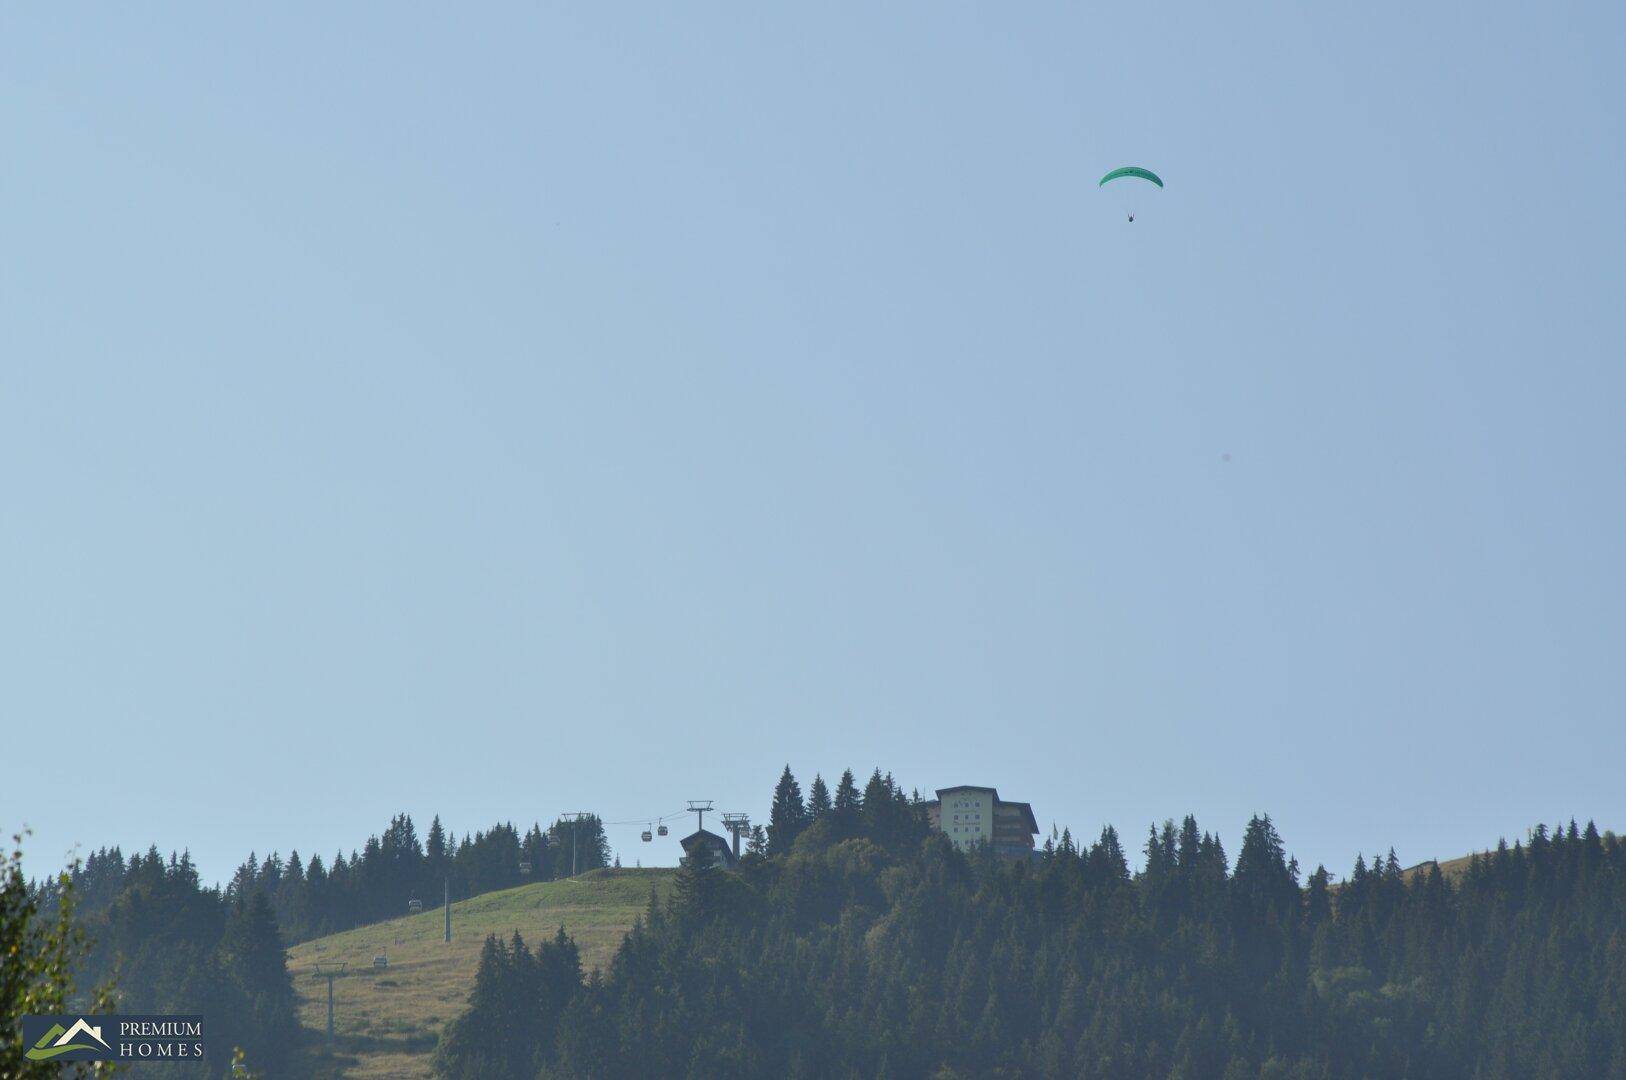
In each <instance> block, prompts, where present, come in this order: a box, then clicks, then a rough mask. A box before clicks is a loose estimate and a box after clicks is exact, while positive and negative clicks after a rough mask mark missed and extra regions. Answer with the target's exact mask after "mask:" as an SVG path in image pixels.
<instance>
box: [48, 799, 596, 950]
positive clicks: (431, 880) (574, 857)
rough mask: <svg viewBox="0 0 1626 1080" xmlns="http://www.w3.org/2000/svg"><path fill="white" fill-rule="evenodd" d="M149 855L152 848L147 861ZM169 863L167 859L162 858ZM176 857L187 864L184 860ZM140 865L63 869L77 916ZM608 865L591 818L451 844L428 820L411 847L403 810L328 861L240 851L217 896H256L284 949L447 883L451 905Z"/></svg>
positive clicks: (493, 831)
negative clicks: (276, 928) (69, 874)
mask: <svg viewBox="0 0 1626 1080" xmlns="http://www.w3.org/2000/svg"><path fill="white" fill-rule="evenodd" d="M152 857H156V851H153V852H149V853H148V858H152ZM171 858H172V859H174V858H175V856H173V855H172V856H171ZM180 859H181V860H182V861H184V862H185V864H186V865H187V866H188V867H190V865H191V860H190V857H189V856H187V855H185V854H184V853H183V854H182V855H181V856H180ZM142 862H143V860H142V859H141V858H139V857H137V856H131V858H130V860H129V861H128V863H127V862H126V861H125V858H124V854H123V852H122V851H121V850H120V849H119V848H117V847H112V848H102V849H99V850H97V851H95V852H92V853H91V855H90V856H89V857H88V858H87V859H86V860H85V861H84V863H83V864H82V865H81V866H80V867H78V868H77V869H76V870H75V871H74V872H73V881H74V887H75V891H76V894H77V896H78V898H79V909H80V911H81V913H83V914H86V915H91V914H95V913H97V912H99V911H102V910H103V909H105V908H106V906H107V905H108V904H110V903H111V902H112V901H113V898H114V897H116V896H117V895H119V893H120V892H121V891H122V889H123V887H124V879H125V877H126V876H127V875H128V874H129V873H131V872H132V871H133V869H134V868H135V867H136V866H138V865H139V864H141V863H142ZM609 863H610V845H609V840H608V839H607V838H606V836H605V834H604V825H603V822H602V821H600V820H599V819H598V818H597V817H596V816H592V815H589V816H587V817H585V818H582V819H579V820H577V819H572V820H568V821H567V820H564V819H560V820H558V821H555V822H554V823H553V825H552V826H551V827H549V828H548V829H547V830H545V831H544V830H543V829H542V828H540V827H539V826H537V825H532V826H531V827H530V829H529V830H528V831H527V832H526V833H524V834H523V835H521V834H520V833H519V831H518V830H517V829H515V828H514V826H513V825H512V824H508V823H502V824H497V825H493V826H492V827H491V828H489V829H486V830H484V831H480V832H476V833H474V834H473V835H472V836H470V835H468V834H464V836H463V838H462V839H461V840H454V839H453V838H451V837H449V836H448V835H447V834H446V831H445V830H444V829H443V828H442V827H441V824H440V817H439V816H438V815H437V816H436V817H435V819H434V821H433V822H431V823H430V826H429V835H428V837H427V838H426V840H423V841H420V840H419V838H418V832H417V828H416V826H414V825H413V823H412V818H411V816H410V815H408V814H397V815H396V816H395V817H393V818H391V819H390V824H389V828H387V829H385V830H384V832H383V833H382V834H381V835H378V836H370V837H368V838H367V842H366V843H365V844H364V845H362V848H361V850H360V851H359V852H358V851H355V850H352V851H351V852H350V855H349V857H348V858H346V857H345V855H344V853H343V852H342V851H341V852H338V853H336V854H335V855H334V856H333V859H332V861H331V862H326V863H324V862H323V860H322V857H321V856H320V855H312V856H311V857H310V859H309V860H305V859H302V858H301V857H300V855H299V852H298V851H297V850H295V851H292V852H290V854H289V855H288V858H287V859H283V858H282V857H281V856H280V855H278V854H277V853H276V852H272V853H271V854H270V855H267V856H266V857H265V858H264V859H260V858H257V857H256V856H255V855H254V854H253V853H250V854H249V856H248V858H247V859H245V860H244V861H243V863H242V865H240V866H239V867H238V868H237V870H236V871H235V872H234V873H233V874H232V876H231V879H230V881H229V882H228V883H227V885H226V888H225V890H224V896H225V898H226V899H229V900H235V899H237V898H240V897H245V898H246V897H251V896H256V895H262V896H264V897H265V898H266V900H267V902H268V903H269V905H270V909H271V911H272V913H273V914H274V915H275V916H276V920H277V924H278V926H279V927H280V928H281V931H282V934H283V936H284V937H285V938H286V939H287V940H288V941H289V943H290V944H292V943H297V942H300V941H307V940H309V939H310V938H314V937H321V936H323V935H324V934H332V933H336V932H338V931H340V930H349V929H351V928H352V927H356V926H364V925H366V924H368V923H374V922H379V921H381V920H384V919H393V918H395V917H396V916H399V915H405V914H406V913H407V905H408V903H409V902H410V901H412V900H418V901H419V902H421V903H422V905H423V907H424V910H426V911H427V910H429V909H431V908H438V907H440V905H441V901H442V897H443V896H444V895H445V892H446V883H447V882H450V889H451V896H452V900H453V901H454V902H455V901H457V900H464V899H467V898H468V897H471V896H478V895H480V894H481V893H486V892H492V891H493V890H496V889H507V888H511V887H513V886H515V885H523V884H525V883H526V882H529V881H552V880H554V879H555V878H560V877H569V876H570V874H571V872H572V865H573V864H574V867H575V870H576V872H578V873H580V872H583V871H587V870H592V869H595V868H597V867H600V866H607V865H609Z"/></svg>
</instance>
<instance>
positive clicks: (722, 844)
mask: <svg viewBox="0 0 1626 1080" xmlns="http://www.w3.org/2000/svg"><path fill="white" fill-rule="evenodd" d="M678 843H679V844H682V845H683V854H685V855H693V854H694V853H695V851H697V850H699V851H705V850H708V849H709V850H710V851H711V852H712V853H714V854H717V855H720V856H721V857H722V860H723V865H724V866H728V867H732V866H733V865H734V849H733V847H732V846H731V845H730V844H729V842H728V841H727V840H725V839H723V838H722V837H721V836H718V835H717V834H716V833H714V832H712V831H711V830H710V829H700V830H699V831H697V832H692V833H690V834H689V835H688V836H685V837H684V838H683V839H682V840H679V841H678Z"/></svg>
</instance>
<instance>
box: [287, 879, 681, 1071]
mask: <svg viewBox="0 0 1626 1080" xmlns="http://www.w3.org/2000/svg"><path fill="white" fill-rule="evenodd" d="M671 880H672V871H671V870H664V869H647V870H634V869H623V870H595V871H592V872H590V873H587V874H583V875H581V876H580V877H577V878H570V879H566V880H564V881H548V882H541V883H538V884H535V885H521V886H519V887H518V888H514V889H504V890H503V891H501V892H493V893H486V894H485V895H483V896H477V897H474V898H473V899H471V900H464V901H461V902H459V903H456V904H453V905H452V941H451V943H450V944H447V943H446V942H444V941H442V940H441V938H442V929H443V926H444V923H443V920H444V914H443V913H442V912H441V911H440V910H438V909H436V910H432V911H425V912H423V913H422V914H420V915H408V916H403V917H402V918H399V919H392V920H390V921H389V922H384V923H376V924H374V925H372V926H363V927H359V928H357V929H355V930H347V931H345V932H344V933H342V934H333V935H331V936H329V937H325V938H317V939H316V940H314V941H307V942H303V943H301V944H299V945H296V946H294V947H293V948H292V949H290V950H289V953H288V970H289V972H290V973H291V974H292V975H293V978H294V989H295V991H296V992H297V993H298V995H299V1013H300V1021H301V1022H302V1023H303V1024H304V1026H305V1028H306V1030H307V1032H308V1033H309V1035H310V1038H311V1043H312V1045H313V1046H317V1047H320V1046H322V1045H323V1044H324V1042H325V1037H326V1032H327V980H326V979H325V978H318V977H317V974H316V970H317V964H320V965H321V966H322V967H323V968H324V969H327V968H329V967H338V966H339V965H340V964H348V965H349V966H348V967H347V968H346V969H345V973H344V974H343V975H342V976H341V977H339V978H338V979H337V980H336V981H335V982H334V986H333V1017H334V1021H333V1026H334V1035H335V1039H336V1048H337V1055H336V1056H335V1057H333V1058H329V1057H327V1056H326V1055H325V1054H323V1055H318V1056H317V1057H316V1058H315V1059H314V1060H313V1061H311V1063H310V1068H309V1072H310V1073H311V1074H313V1075H318V1076H346V1077H392V1078H393V1077H402V1078H407V1077H427V1076H429V1075H430V1061H431V1057H432V1055H433V1053H434V1049H435V1040H436V1039H437V1038H439V1036H440V1029H441V1027H442V1026H443V1025H444V1024H445V1023H446V1022H447V1021H448V1020H450V1019H452V1018H453V1017H455V1016H457V1015H458V1014H459V1013H460V1012H462V1011H463V1008H464V1006H465V1005H466V1004H467V1001H468V996H469V991H470V990H471V989H472V988H473V986H474V972H475V968H476V967H477V966H478V964H479V959H480V947H481V946H482V945H483V944H484V943H485V939H486V935H488V934H496V935H498V936H499V937H502V938H505V939H506V938H507V937H509V936H510V935H511V934H513V932H514V931H516V930H518V931H519V932H520V934H521V935H522V936H523V937H524V938H525V940H526V942H527V943H530V944H534V943H535V942H536V941H538V940H539V939H541V938H544V937H551V936H552V935H553V934H554V932H555V931H557V930H558V929H559V927H560V926H561V925H563V926H564V928H565V933H567V934H569V935H570V936H571V937H573V938H575V940H576V944H577V945H578V946H579V947H580V948H581V954H582V966H583V968H584V969H585V970H588V971H591V970H592V969H593V968H594V967H607V966H608V965H609V962H610V957H611V956H612V955H614V953H615V949H616V947H617V946H618V945H619V944H620V943H621V939H622V937H623V936H625V934H626V932H627V930H628V929H630V928H631V926H632V923H633V921H634V920H635V919H636V918H638V916H640V915H642V914H643V913H644V910H645V909H646V908H647V907H648V905H649V894H650V890H651V889H654V890H655V891H656V892H657V893H658V894H659V895H661V896H662V897H664V896H665V895H666V893H667V890H668V889H669V888H670V887H671ZM379 954H383V955H384V956H386V957H388V958H389V966H388V967H386V968H382V969H375V968H374V967H373V966H372V964H373V957H375V956H377V955H379Z"/></svg>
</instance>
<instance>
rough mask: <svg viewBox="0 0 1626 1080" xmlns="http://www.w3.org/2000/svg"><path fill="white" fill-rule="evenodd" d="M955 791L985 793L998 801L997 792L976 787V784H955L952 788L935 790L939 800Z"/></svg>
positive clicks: (993, 789)
mask: <svg viewBox="0 0 1626 1080" xmlns="http://www.w3.org/2000/svg"><path fill="white" fill-rule="evenodd" d="M956 791H986V792H987V793H988V794H990V795H992V796H993V797H994V801H995V802H998V801H999V792H998V790H996V789H995V788H991V787H978V786H977V785H976V784H955V785H954V786H953V787H940V788H938V789H937V797H938V798H939V799H941V798H942V797H943V796H944V795H951V794H953V793H954V792H956Z"/></svg>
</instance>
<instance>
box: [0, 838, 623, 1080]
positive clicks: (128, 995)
mask: <svg viewBox="0 0 1626 1080" xmlns="http://www.w3.org/2000/svg"><path fill="white" fill-rule="evenodd" d="M18 839H19V842H20V839H21V838H20V837H19V838H18ZM610 857H611V856H610V851H609V846H608V843H607V841H606V838H605V835H604V829H603V825H602V823H601V822H600V821H599V819H598V818H596V817H594V816H591V815H588V816H586V817H583V818H581V819H572V820H569V821H565V820H560V821H557V822H555V823H554V825H553V826H552V827H551V828H549V829H547V830H543V829H541V828H540V827H539V826H537V825H532V826H531V828H530V829H529V830H528V831H527V832H525V833H524V834H521V833H520V832H519V831H518V830H517V829H515V828H514V826H513V825H511V824H506V823H504V824H497V825H494V826H492V827H491V828H489V829H486V830H482V831H479V832H476V833H474V834H473V835H472V836H470V835H467V834H465V835H464V836H463V837H462V839H461V840H454V839H453V838H452V837H450V836H448V835H447V834H446V832H445V830H444V829H443V828H442V826H441V823H440V819H439V818H438V817H436V818H435V819H434V821H433V822H432V823H431V825H430V829H429V834H428V837H427V840H426V841H420V840H419V838H418V834H417V830H416V828H415V826H414V825H413V822H412V818H411V817H410V816H408V815H407V814H404V813H403V814H398V815H396V816H395V817H394V818H392V819H391V820H390V824H389V827H388V828H387V829H385V830H384V831H383V833H382V834H380V835H377V836H372V837H369V838H368V839H367V842H366V843H365V844H364V845H363V846H362V848H361V850H360V851H359V852H358V851H352V852H351V853H350V855H349V857H348V858H347V857H346V856H345V855H344V854H343V853H342V852H340V853H338V854H335V855H334V857H333V859H332V861H331V862H329V863H326V864H324V862H323V860H322V859H321V857H320V856H316V855H313V856H311V857H310V859H309V860H305V859H302V858H301V857H300V856H299V855H298V853H297V852H293V853H290V855H289V857H288V858H287V859H286V860H285V859H283V858H282V857H281V856H279V855H277V854H275V853H273V854H271V855H269V856H267V857H266V858H264V859H259V858H256V857H255V856H254V855H252V854H251V855H250V856H249V857H248V858H247V859H246V860H245V861H244V862H243V864H242V865H241V866H239V867H238V868H237V870H236V872H235V873H233V875H232V877H231V879H230V881H229V882H228V883H227V884H226V885H225V886H224V887H220V886H211V885H205V884H204V883H203V882H202V880H201V879H200V877H199V875H198V871H197V868H196V866H195V865H194V864H193V863H192V860H191V857H190V855H188V854H187V853H186V852H180V853H174V852H172V853H171V854H170V855H169V856H167V857H165V856H163V855H161V854H160V853H159V852H158V850H157V848H156V847H153V848H149V849H148V850H147V851H146V852H145V853H144V854H132V855H130V856H128V857H126V856H125V855H124V853H123V851H122V850H120V849H119V848H117V847H104V848H100V849H97V850H96V851H93V852H92V853H91V854H90V855H89V856H88V857H87V858H86V859H85V860H84V861H83V862H82V863H76V864H75V865H73V866H72V867H70V868H69V869H68V870H67V871H65V872H64V873H63V874H62V875H60V876H59V877H57V878H52V879H48V880H46V881H42V882H34V883H29V882H26V881H25V880H24V879H23V877H22V874H21V862H20V852H18V853H16V854H14V855H13V856H11V857H10V861H9V862H8V863H7V865H6V873H5V876H4V880H0V889H3V891H4V896H3V899H4V901H5V904H4V910H5V912H6V913H7V921H6V925H5V927H4V933H5V940H4V941H0V945H4V946H6V947H7V948H9V944H8V943H14V944H16V946H17V950H18V954H19V955H22V954H23V953H24V952H25V951H26V950H30V949H32V950H35V951H38V950H39V948H40V942H41V941H42V940H45V939H43V938H42V937H41V935H42V934H44V933H45V932H46V931H45V930H43V929H41V928H45V927H50V926H53V925H55V924H58V923H62V924H63V925H62V926H61V928H60V929H58V930H57V931H55V933H56V934H57V935H58V937H57V940H58V942H59V943H58V944H57V945H56V946H54V947H55V948H56V950H57V952H58V953H59V954H60V957H59V959H58V960H55V961H53V964H54V969H53V970H54V971H55V972H56V973H55V974H54V975H52V976H51V980H52V982H51V985H52V986H53V990H52V994H54V995H56V997H55V998H52V999H51V1000H56V1001H57V1003H58V1004H66V1003H67V1002H69V1001H72V1000H78V1001H81V1002H85V1003H88V1002H89V1001H91V1000H92V996H91V994H90V991H91V989H92V988H95V989H97V990H98V991H99V993H100V996H99V997H97V998H96V999H95V1000H97V1001H98V1002H99V1005H100V1007H103V1008H105V1009H106V1010H108V1011H112V1010H118V1011H122V1012H126V1013H201V1014H204V1015H205V1016H207V1017H208V1023H209V1031H210V1035H211V1040H212V1041H214V1042H216V1043H218V1045H219V1046H221V1047H227V1048H229V1047H240V1048H242V1049H243V1050H244V1051H245V1053H246V1055H247V1059H248V1061H249V1062H250V1063H252V1064H253V1065H254V1066H255V1067H256V1068H260V1069H263V1070H265V1071H266V1073H267V1074H268V1075H272V1076H276V1075H283V1074H284V1071H285V1070H288V1069H297V1068H298V1065H297V1062H298V1061H299V1060H300V1059H299V1054H298V1049H299V1046H300V1042H301V1037H302V1036H301V1032H300V1028H299V1024H298V1019H297V1017H296V1014H295V1002H294V993H293V988H292V984H291V982H290V981H289V976H288V970H287V958H286V953H287V946H288V945H290V944H293V943H295V942H298V941H301V940H305V939H307V938H311V937H316V936H320V935H322V934H327V933H332V932H335V931H338V930H344V929H349V928H351V927H354V926H359V925H363V924H365V923H369V922H376V921H379V920H382V919H387V918H393V917H395V916H398V915H402V914H405V913H406V910H407V904H408V902H409V900H411V899H419V900H421V901H422V902H423V904H424V906H425V907H426V908H427V907H438V906H439V905H440V903H441V901H442V897H443V895H444V894H445V891H446V889H447V884H446V883H449V888H450V892H451V896H452V899H453V900H461V899H465V898H467V897H470V896H475V895H479V894H481V893H484V892H490V891H493V890H496V889H504V888H509V887H511V886H514V885H519V884H521V883H523V882H525V881H537V880H549V879H552V878H555V877H561V876H568V875H569V874H570V872H571V868H572V860H574V862H575V867H576V869H577V870H578V871H585V870H589V869H593V868H596V867H600V866H604V865H607V864H608V862H609V860H610ZM8 955H9V954H8ZM8 976H9V972H8ZM7 993H8V994H10V993H11V992H10V990H8V991H7ZM20 993H21V991H18V995H20ZM42 1000H44V999H42ZM9 1007H10V1006H9V1004H8V1008H9ZM8 1037H9V1036H8ZM156 1067H157V1066H153V1068H156ZM163 1068H165V1069H169V1070H171V1071H173V1072H174V1074H175V1075H215V1074H216V1072H217V1071H218V1070H214V1071H211V1070H213V1063H210V1064H203V1063H195V1064H190V1065H188V1064H173V1065H169V1064H166V1065H165V1066H163ZM0 1075H4V1073H0Z"/></svg>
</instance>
